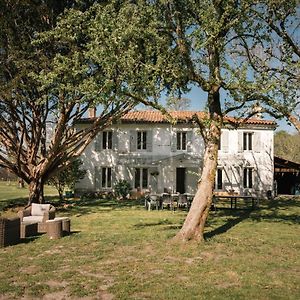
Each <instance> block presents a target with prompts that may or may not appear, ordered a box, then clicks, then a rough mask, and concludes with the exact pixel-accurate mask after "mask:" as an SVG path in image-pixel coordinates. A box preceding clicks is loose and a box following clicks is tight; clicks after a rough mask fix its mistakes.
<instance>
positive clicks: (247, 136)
mask: <svg viewBox="0 0 300 300" xmlns="http://www.w3.org/2000/svg"><path fill="white" fill-rule="evenodd" d="M252 139H253V133H252V132H244V135H243V145H244V146H243V149H244V150H252Z"/></svg>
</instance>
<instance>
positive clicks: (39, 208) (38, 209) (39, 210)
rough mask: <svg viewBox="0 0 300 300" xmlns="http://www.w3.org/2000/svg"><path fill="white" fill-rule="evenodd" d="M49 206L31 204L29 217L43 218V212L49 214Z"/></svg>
mask: <svg viewBox="0 0 300 300" xmlns="http://www.w3.org/2000/svg"><path fill="white" fill-rule="evenodd" d="M49 210H50V204H38V203H32V205H31V215H32V216H43V215H44V213H45V212H49Z"/></svg>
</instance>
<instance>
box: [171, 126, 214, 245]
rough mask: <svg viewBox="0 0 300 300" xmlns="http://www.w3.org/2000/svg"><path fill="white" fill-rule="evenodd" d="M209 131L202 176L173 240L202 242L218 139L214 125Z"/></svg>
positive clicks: (210, 198)
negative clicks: (182, 222) (187, 211)
mask: <svg viewBox="0 0 300 300" xmlns="http://www.w3.org/2000/svg"><path fill="white" fill-rule="evenodd" d="M209 130H210V133H211V135H210V138H209V139H208V141H207V144H206V148H205V153H204V159H203V169H202V176H201V179H200V180H199V182H198V186H197V192H196V195H195V197H194V199H193V202H192V205H191V208H190V210H189V213H188V215H187V217H186V219H185V221H184V224H183V226H182V228H181V230H180V231H179V232H178V234H177V235H176V236H175V240H182V241H188V240H197V241H201V240H203V232H204V225H205V222H206V219H207V217H208V213H209V210H210V207H211V204H212V197H213V189H214V182H215V173H216V168H217V163H218V141H219V138H220V130H219V128H218V126H216V125H215V124H214V123H212V124H211V126H210V128H209Z"/></svg>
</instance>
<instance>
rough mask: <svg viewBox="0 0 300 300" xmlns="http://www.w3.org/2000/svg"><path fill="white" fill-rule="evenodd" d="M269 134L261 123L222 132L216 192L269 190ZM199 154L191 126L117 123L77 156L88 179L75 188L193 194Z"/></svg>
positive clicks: (197, 138)
mask: <svg viewBox="0 0 300 300" xmlns="http://www.w3.org/2000/svg"><path fill="white" fill-rule="evenodd" d="M78 126H85V125H84V124H81V125H78ZM273 131H274V124H273V123H272V124H271V122H265V121H256V122H252V123H251V122H248V121H247V123H246V124H245V125H244V126H242V127H239V128H238V129H234V128H233V127H230V125H228V127H225V128H224V129H222V135H221V143H220V150H219V155H218V156H219V158H218V171H217V176H216V186H215V189H216V191H224V192H226V191H227V192H230V191H231V192H233V191H234V192H236V193H239V194H249V193H251V194H257V195H260V196H265V195H266V192H267V191H268V190H271V191H272V190H273ZM105 148H106V149H105ZM203 152H204V142H203V139H202V137H201V135H200V133H199V132H198V129H197V127H196V126H194V125H193V124H192V123H191V122H185V123H177V124H176V125H171V124H169V123H167V122H155V121H154V122H143V120H138V122H136V121H131V122H120V124H114V125H112V126H111V127H109V128H108V129H107V130H106V131H105V133H103V132H100V133H99V134H98V136H97V138H96V139H95V141H94V143H91V144H90V145H89V146H88V148H87V149H86V150H85V152H84V153H83V154H82V156H81V159H82V160H83V168H85V169H87V175H86V177H85V178H84V179H83V180H82V181H80V182H79V183H78V184H77V186H76V189H77V190H78V191H81V192H83V191H101V190H111V189H113V187H114V184H115V183H116V182H117V181H118V180H121V179H125V180H127V181H128V182H129V183H130V184H131V186H132V187H133V189H134V190H150V191H151V192H156V193H162V192H164V191H168V192H180V193H194V192H195V191H196V187H197V182H198V180H199V178H200V177H199V176H200V175H201V168H202V164H203Z"/></svg>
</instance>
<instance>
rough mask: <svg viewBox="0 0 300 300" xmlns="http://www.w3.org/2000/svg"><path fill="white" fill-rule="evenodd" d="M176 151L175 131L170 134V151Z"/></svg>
mask: <svg viewBox="0 0 300 300" xmlns="http://www.w3.org/2000/svg"><path fill="white" fill-rule="evenodd" d="M176 150H177V135H176V131H175V132H174V131H173V132H171V151H172V152H176Z"/></svg>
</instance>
